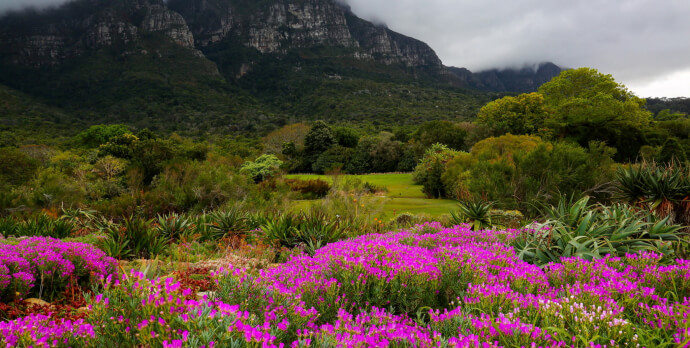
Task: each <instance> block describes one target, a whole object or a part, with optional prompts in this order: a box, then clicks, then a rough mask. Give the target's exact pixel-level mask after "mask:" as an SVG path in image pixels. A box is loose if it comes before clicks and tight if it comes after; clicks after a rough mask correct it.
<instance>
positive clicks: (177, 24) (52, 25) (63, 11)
mask: <svg viewBox="0 0 690 348" xmlns="http://www.w3.org/2000/svg"><path fill="white" fill-rule="evenodd" d="M0 28H1V29H2V30H0V51H1V52H2V53H0V57H3V58H5V60H6V61H7V60H9V62H10V63H12V64H21V65H29V66H45V65H56V64H59V63H61V62H63V61H64V60H66V59H69V58H72V57H75V56H79V55H81V54H83V53H84V52H85V51H87V50H91V49H99V48H102V47H111V46H117V45H120V46H123V47H124V46H126V45H128V44H130V43H133V42H136V41H137V40H138V39H139V38H140V37H141V36H142V35H147V34H152V33H156V34H162V35H163V36H165V37H167V38H168V39H170V40H171V41H172V42H175V43H177V44H179V45H180V46H183V47H186V48H189V49H194V36H193V35H192V33H191V31H190V30H189V28H188V27H187V24H186V22H185V20H184V18H182V16H181V15H180V14H179V13H176V12H174V11H172V10H170V9H168V8H167V7H166V6H165V4H164V3H163V2H162V0H115V1H106V0H82V1H76V2H72V3H68V4H66V5H64V6H63V7H61V8H59V9H56V10H48V11H45V12H42V13H24V14H16V15H14V16H6V17H5V18H1V19H0Z"/></svg>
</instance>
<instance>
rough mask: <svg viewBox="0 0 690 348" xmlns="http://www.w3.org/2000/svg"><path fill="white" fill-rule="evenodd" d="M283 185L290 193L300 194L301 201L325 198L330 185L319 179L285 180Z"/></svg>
mask: <svg viewBox="0 0 690 348" xmlns="http://www.w3.org/2000/svg"><path fill="white" fill-rule="evenodd" d="M285 183H286V184H287V185H288V186H289V187H290V189H291V190H292V191H297V192H299V193H301V194H302V198H303V199H315V198H321V197H324V196H326V195H327V194H328V192H329V191H330V190H331V185H330V184H329V183H328V182H327V181H325V180H321V179H315V180H300V179H286V180H285Z"/></svg>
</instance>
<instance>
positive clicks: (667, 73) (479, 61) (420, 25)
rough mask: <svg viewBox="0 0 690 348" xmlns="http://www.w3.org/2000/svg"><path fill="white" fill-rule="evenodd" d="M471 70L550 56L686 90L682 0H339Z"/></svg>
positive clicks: (687, 34)
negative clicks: (424, 43)
mask: <svg viewBox="0 0 690 348" xmlns="http://www.w3.org/2000/svg"><path fill="white" fill-rule="evenodd" d="M346 1H347V3H349V4H350V6H351V7H352V10H353V12H355V13H357V14H358V15H359V16H361V17H363V18H366V19H369V20H375V21H378V22H382V23H385V24H386V25H388V27H389V28H391V29H393V30H395V31H399V32H401V33H404V34H406V35H409V36H412V37H415V38H418V39H420V40H422V41H424V42H426V43H428V44H429V45H430V46H431V47H432V48H433V49H434V50H435V51H436V53H437V54H438V55H439V57H440V58H441V60H443V63H444V64H445V65H452V66H458V67H466V68H468V69H470V70H472V71H479V70H482V69H487V68H493V67H506V66H520V65H524V64H530V63H536V62H541V61H551V62H554V63H556V64H557V65H559V66H562V67H571V68H574V67H582V66H588V67H592V68H596V69H598V70H599V71H600V72H603V73H606V74H611V75H613V77H614V78H615V79H616V81H618V82H620V83H623V84H625V85H626V86H627V87H628V88H629V89H630V90H632V91H633V92H635V93H636V94H638V95H639V96H643V97H646V96H666V97H676V96H687V97H690V1H689V0H546V1H545V0H346Z"/></svg>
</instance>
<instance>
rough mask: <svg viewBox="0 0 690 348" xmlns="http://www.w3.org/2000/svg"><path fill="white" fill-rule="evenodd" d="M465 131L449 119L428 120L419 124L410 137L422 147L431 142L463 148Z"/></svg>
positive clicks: (455, 148)
mask: <svg viewBox="0 0 690 348" xmlns="http://www.w3.org/2000/svg"><path fill="white" fill-rule="evenodd" d="M466 137H467V131H466V130H465V129H464V128H462V127H460V126H459V125H458V124H455V123H453V122H450V121H429V122H425V123H423V124H422V125H420V126H419V128H418V129H417V131H416V132H415V133H414V134H413V135H412V139H414V140H416V141H418V142H420V143H421V144H422V146H424V148H428V147H430V146H431V145H433V144H437V143H438V144H443V145H446V146H448V147H449V148H451V149H454V150H463V149H465V138H466Z"/></svg>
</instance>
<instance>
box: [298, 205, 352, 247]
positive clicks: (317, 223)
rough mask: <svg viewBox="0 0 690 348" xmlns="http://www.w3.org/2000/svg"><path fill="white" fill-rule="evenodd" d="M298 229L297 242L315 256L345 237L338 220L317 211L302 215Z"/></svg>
mask: <svg viewBox="0 0 690 348" xmlns="http://www.w3.org/2000/svg"><path fill="white" fill-rule="evenodd" d="M300 217H301V222H300V224H299V226H298V227H297V240H298V242H299V243H303V244H304V246H305V252H306V253H307V254H309V255H314V253H315V252H316V250H317V249H319V248H321V247H323V246H325V245H326V244H328V243H333V242H337V241H339V240H340V239H342V238H343V237H344V235H345V230H344V229H343V228H341V226H340V222H339V221H338V220H337V219H333V218H331V217H329V216H328V215H327V214H325V213H322V212H317V211H314V210H312V211H310V212H308V213H302V214H301V216H300Z"/></svg>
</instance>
